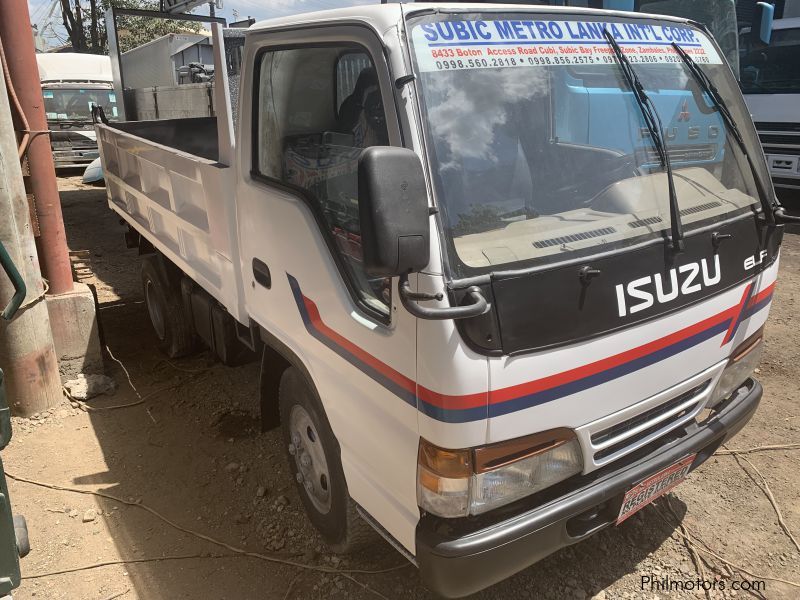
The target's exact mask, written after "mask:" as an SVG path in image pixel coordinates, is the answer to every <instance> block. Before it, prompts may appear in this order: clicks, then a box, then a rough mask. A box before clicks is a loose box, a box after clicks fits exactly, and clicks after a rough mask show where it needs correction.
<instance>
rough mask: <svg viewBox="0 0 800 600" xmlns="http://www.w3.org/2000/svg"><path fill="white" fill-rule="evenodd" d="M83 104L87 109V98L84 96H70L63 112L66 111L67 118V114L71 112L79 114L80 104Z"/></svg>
mask: <svg viewBox="0 0 800 600" xmlns="http://www.w3.org/2000/svg"><path fill="white" fill-rule="evenodd" d="M84 104H85V106H86V110H87V111H88V110H89V100H87V99H86V98H85V97H84V96H73V97H72V98H70V101H69V102H67V107H66V109H65V112H66V113H67V118H69V116H70V115H71V114H73V113H78V114H80V113H81V111H82V106H81V105H84Z"/></svg>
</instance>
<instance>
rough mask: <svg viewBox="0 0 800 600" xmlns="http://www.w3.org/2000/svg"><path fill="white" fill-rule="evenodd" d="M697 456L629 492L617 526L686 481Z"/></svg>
mask: <svg viewBox="0 0 800 600" xmlns="http://www.w3.org/2000/svg"><path fill="white" fill-rule="evenodd" d="M695 456H697V455H696V454H692V455H691V456H687V457H685V458H682V459H681V460H679V461H678V462H676V463H675V464H674V465H671V466H669V467H667V468H666V469H664V470H663V471H659V472H658V473H656V474H655V475H651V476H650V477H648V478H647V479H645V480H644V481H642V482H641V483H640V484H639V485H637V486H635V487H633V488H631V489H630V490H628V493H627V494H625V498H623V499H622V508H620V509H619V515H618V516H617V522H616V525H619V524H620V523H622V522H623V521H624V520H625V519H627V518H628V517H630V516H633V515H634V514H636V513H637V512H639V511H640V510H642V509H643V508H644V507H645V506H647V505H648V504H650V503H651V502H652V501H653V500H655V499H656V498H658V497H660V496H663V495H664V494H666V493H667V492H668V491H670V490H671V489H672V488H674V487H675V486H676V485H678V484H679V483H680V482H681V481H683V480H684V479H686V476H687V475H688V474H689V469H691V468H692V463H693V462H694V457H695Z"/></svg>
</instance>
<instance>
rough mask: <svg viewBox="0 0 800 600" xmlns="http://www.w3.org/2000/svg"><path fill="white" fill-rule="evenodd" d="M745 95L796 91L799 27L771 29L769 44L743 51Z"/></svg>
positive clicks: (799, 84) (799, 88) (799, 62)
mask: <svg viewBox="0 0 800 600" xmlns="http://www.w3.org/2000/svg"><path fill="white" fill-rule="evenodd" d="M740 63H741V73H742V83H741V85H742V92H744V93H745V94H797V93H800V28H795V29H775V30H774V31H773V32H772V40H771V41H770V44H769V46H764V47H762V48H748V49H745V50H743V52H742V57H741V59H740Z"/></svg>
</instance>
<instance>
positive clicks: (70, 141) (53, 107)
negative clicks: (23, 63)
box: [36, 52, 118, 169]
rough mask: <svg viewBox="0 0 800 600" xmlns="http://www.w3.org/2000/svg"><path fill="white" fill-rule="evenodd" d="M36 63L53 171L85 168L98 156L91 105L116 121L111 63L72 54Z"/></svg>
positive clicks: (47, 55) (42, 57)
mask: <svg viewBox="0 0 800 600" xmlns="http://www.w3.org/2000/svg"><path fill="white" fill-rule="evenodd" d="M36 61H37V63H38V65H39V80H40V83H41V85H42V96H43V97H44V110H45V113H46V115H47V126H48V127H49V128H50V144H51V146H52V148H53V162H54V163H55V166H56V169H63V168H74V167H86V166H87V165H89V164H90V163H91V162H92V161H93V160H95V159H96V158H97V157H98V156H99V153H98V150H97V138H96V137H95V132H94V126H93V124H92V105H93V104H96V105H98V106H102V107H103V109H104V110H105V113H106V114H107V115H108V116H109V118H111V119H116V118H117V117H118V109H117V96H116V93H115V92H114V85H113V79H112V76H111V61H110V59H109V58H108V57H107V56H98V55H95V54H78V53H74V52H63V53H45V54H37V55H36Z"/></svg>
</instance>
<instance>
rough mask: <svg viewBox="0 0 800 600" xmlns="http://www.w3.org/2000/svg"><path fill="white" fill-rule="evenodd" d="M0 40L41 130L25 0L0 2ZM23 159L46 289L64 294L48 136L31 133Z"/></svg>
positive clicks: (32, 122) (43, 122)
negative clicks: (48, 287) (25, 156)
mask: <svg viewBox="0 0 800 600" xmlns="http://www.w3.org/2000/svg"><path fill="white" fill-rule="evenodd" d="M0 39H2V41H3V49H4V50H5V54H6V61H7V62H8V70H9V72H10V73H11V80H12V81H13V82H14V89H15V91H16V93H17V96H18V98H19V101H20V104H21V105H22V110H23V111H24V112H25V116H26V117H27V119H28V124H29V126H30V128H31V129H32V130H33V131H34V132H40V131H46V130H47V118H46V116H45V113H44V102H43V100H42V87H41V85H40V84H39V68H38V66H37V63H36V51H35V49H34V43H33V35H32V33H31V22H30V15H29V13H28V3H27V0H2V1H0ZM6 156H11V155H10V154H9V155H6ZM28 164H29V165H30V173H31V175H30V181H31V191H32V192H33V196H34V203H35V206H36V214H37V217H38V221H39V231H40V234H41V235H40V238H39V240H40V241H39V250H40V254H41V259H42V267H43V269H42V273H43V274H44V276H45V277H46V278H47V280H48V282H49V284H50V291H49V292H48V293H49V294H52V295H58V294H64V293H68V292H70V291H72V269H71V267H70V262H69V251H68V250H67V237H66V234H65V233H64V220H63V218H62V216H61V200H60V199H59V197H58V184H57V183H56V171H55V166H54V165H53V153H52V152H51V150H50V137H49V136H47V135H35V134H34V133H32V134H31V141H30V146H29V147H28Z"/></svg>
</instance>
